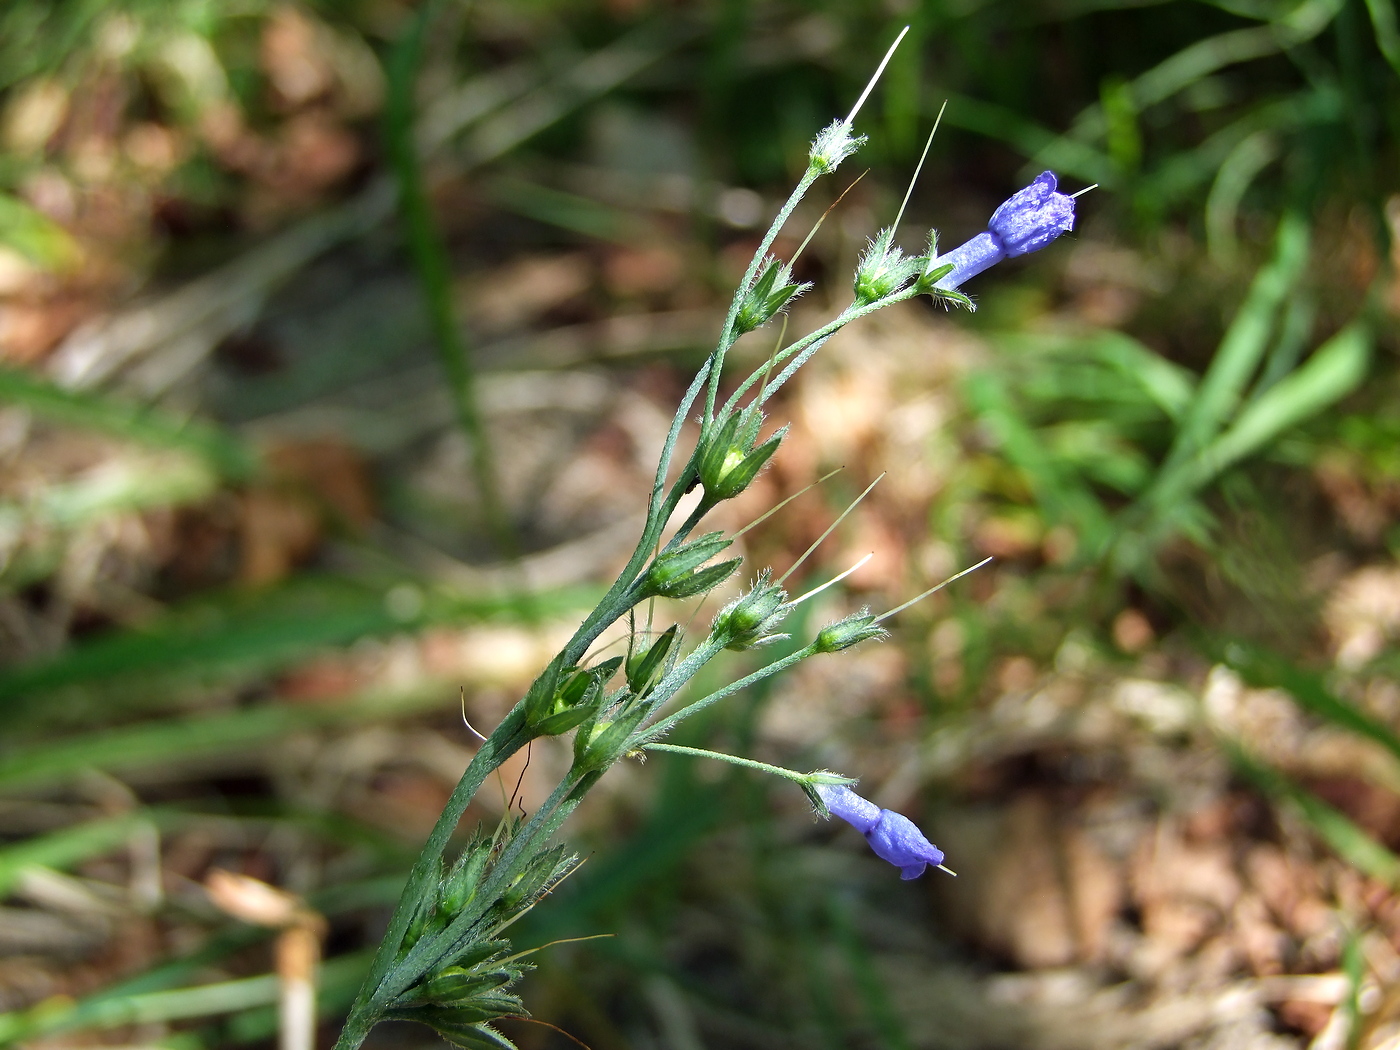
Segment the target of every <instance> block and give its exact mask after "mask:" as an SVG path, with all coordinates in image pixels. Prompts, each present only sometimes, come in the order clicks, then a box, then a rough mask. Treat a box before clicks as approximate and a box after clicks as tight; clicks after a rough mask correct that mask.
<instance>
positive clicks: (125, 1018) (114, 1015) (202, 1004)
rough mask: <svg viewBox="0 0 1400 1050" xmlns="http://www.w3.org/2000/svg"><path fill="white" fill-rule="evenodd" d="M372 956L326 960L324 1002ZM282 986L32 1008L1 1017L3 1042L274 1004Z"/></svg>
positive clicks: (264, 977)
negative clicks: (74, 1030) (80, 1029)
mask: <svg viewBox="0 0 1400 1050" xmlns="http://www.w3.org/2000/svg"><path fill="white" fill-rule="evenodd" d="M369 957H370V956H369V953H368V952H354V953H352V954H349V955H341V956H338V957H337V958H334V959H329V960H327V961H326V963H325V964H324V965H323V966H322V967H321V973H320V981H319V984H318V988H317V993H318V994H317V997H318V999H319V1000H321V1001H323V1002H324V1001H326V1000H327V999H329V998H334V999H337V1000H339V999H340V998H343V992H344V988H345V986H346V985H349V986H351V987H352V988H353V987H354V986H355V985H357V984H358V983H359V981H360V979H361V978H362V977H363V976H364V972H365V970H366V968H368V966H369ZM279 988H280V982H279V980H278V977H277V975H276V974H275V973H267V974H261V975H260V976H257V977H244V978H241V979H239V980H234V981H220V982H217V983H215V984H202V985H195V986H193V987H190V988H176V989H171V990H165V991H155V992H145V993H139V994H135V995H126V996H120V995H116V996H114V995H103V996H101V997H99V998H95V999H94V1000H92V1001H90V1002H87V1003H80V1004H74V1005H69V1006H65V1005H63V1004H58V1005H57V1008H55V1006H54V1005H50V1004H47V1003H41V1004H40V1005H39V1006H37V1007H34V1008H32V1009H30V1010H26V1011H16V1012H13V1013H8V1014H0V1044H7V1043H13V1042H15V1041H17V1040H20V1039H32V1038H35V1037H36V1036H40V1035H48V1034H52V1033H55V1032H62V1031H71V1030H73V1029H77V1028H82V1029H88V1028H94V1029H101V1028H116V1027H120V1026H124V1025H139V1024H161V1023H165V1022H169V1021H182V1020H190V1019H193V1018H199V1017H211V1016H215V1015H218V1014H228V1013H237V1012H240V1011H244V1010H249V1009H252V1008H255V1007H262V1006H267V1005H270V1004H272V1003H275V1002H276V1001H277V996H278V991H279ZM328 1005H329V1004H328Z"/></svg>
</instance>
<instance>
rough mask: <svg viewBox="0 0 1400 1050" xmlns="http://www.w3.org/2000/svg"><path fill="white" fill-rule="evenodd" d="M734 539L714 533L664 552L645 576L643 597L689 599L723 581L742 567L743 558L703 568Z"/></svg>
mask: <svg viewBox="0 0 1400 1050" xmlns="http://www.w3.org/2000/svg"><path fill="white" fill-rule="evenodd" d="M733 542H734V541H733V540H727V539H725V538H724V534H723V533H720V532H710V533H706V534H705V535H704V536H701V537H700V538H699V539H698V540H692V541H691V542H690V543H686V544H682V545H681V546H679V547H677V548H676V549H675V550H673V551H668V552H667V553H665V554H662V555H661V556H660V557H658V558H657V559H656V560H655V561H653V562H652V563H651V567H650V568H648V569H647V571H646V574H645V575H644V576H643V577H642V583H641V592H642V596H643V597H658V598H689V597H690V596H692V595H695V594H701V593H703V592H705V591H708V590H710V589H711V588H713V587H715V586H717V585H718V584H720V583H723V582H724V581H725V580H727V579H728V578H729V576H730V575H731V574H732V573H733V572H734V570H735V569H737V568H738V567H739V562H741V561H742V560H743V559H742V558H732V559H730V560H729V561H722V562H720V563H719V564H718V565H709V566H706V567H705V568H703V569H702V568H700V566H701V565H702V564H703V563H704V562H707V561H709V560H710V559H711V558H713V557H714V556H715V555H716V554H718V553H719V552H720V551H722V550H724V549H725V548H726V547H728V546H729V545H730V544H731V543H733Z"/></svg>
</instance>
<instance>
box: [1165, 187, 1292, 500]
mask: <svg viewBox="0 0 1400 1050" xmlns="http://www.w3.org/2000/svg"><path fill="white" fill-rule="evenodd" d="M1308 242H1309V235H1308V227H1307V223H1306V222H1304V220H1303V219H1301V218H1299V217H1298V216H1296V215H1291V214H1290V215H1288V216H1285V217H1284V219H1283V221H1282V222H1280V223H1279V229H1278V239H1277V247H1276V249H1275V253H1274V258H1273V260H1272V261H1271V262H1270V263H1269V265H1267V266H1266V267H1264V269H1262V270H1260V271H1259V273H1258V275H1257V276H1256V277H1255V278H1254V283H1253V285H1251V287H1250V289H1249V295H1248V296H1247V297H1246V298H1245V301H1244V304H1243V305H1242V306H1241V307H1240V310H1239V313H1237V314H1236V315H1235V319H1234V320H1233V321H1232V322H1231V323H1230V327H1229V329H1228V330H1227V331H1226V333H1225V338H1224V339H1222V340H1221V342H1220V346H1219V348H1218V349H1217V350H1216V352H1215V356H1214V357H1213V358H1212V359H1211V363H1210V367H1209V368H1208V369H1207V370H1206V374H1205V376H1204V377H1203V378H1202V379H1201V383H1200V386H1199V387H1198V388H1197V391H1196V396H1195V398H1194V399H1193V400H1192V402H1191V404H1190V406H1189V407H1188V409H1187V411H1186V415H1185V416H1184V417H1183V419H1182V421H1181V429H1180V430H1179V431H1178V433H1177V438H1176V441H1175V443H1174V444H1173V445H1172V450H1171V452H1170V453H1169V454H1168V457H1167V462H1166V464H1165V466H1164V467H1163V474H1164V475H1167V474H1170V473H1171V472H1172V471H1173V470H1174V469H1175V468H1176V467H1179V466H1180V465H1181V464H1182V463H1185V462H1187V461H1188V460H1190V459H1191V458H1192V457H1194V456H1195V455H1196V454H1197V453H1198V452H1199V451H1200V450H1201V449H1202V448H1204V447H1205V446H1206V445H1207V444H1208V443H1209V442H1210V440H1211V439H1212V438H1213V437H1214V436H1215V435H1216V434H1217V433H1218V432H1219V430H1220V428H1221V427H1222V426H1224V425H1225V422H1226V420H1228V419H1229V418H1230V416H1231V414H1232V413H1233V412H1234V411H1235V408H1236V406H1237V405H1238V404H1239V401H1240V397H1241V395H1242V394H1243V392H1244V388H1245V385H1246V384H1247V383H1248V382H1249V380H1250V377H1251V376H1252V375H1253V374H1254V372H1255V369H1257V368H1258V366H1259V362H1260V359H1261V358H1262V357H1263V355H1264V350H1265V348H1266V346H1267V345H1268V340H1269V335H1270V333H1271V332H1272V331H1273V328H1274V321H1275V317H1276V315H1277V313H1278V309H1279V307H1280V305H1282V303H1283V300H1284V297H1285V296H1286V295H1287V294H1288V292H1289V290H1290V289H1291V288H1292V287H1293V285H1294V284H1296V283H1297V281H1298V279H1299V278H1300V277H1301V276H1302V273H1303V267H1304V265H1305V264H1306V263H1307V258H1308Z"/></svg>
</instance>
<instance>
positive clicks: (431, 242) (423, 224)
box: [384, 0, 518, 559]
mask: <svg viewBox="0 0 1400 1050" xmlns="http://www.w3.org/2000/svg"><path fill="white" fill-rule="evenodd" d="M442 6H443V4H442V2H441V0H433V2H431V3H428V4H425V5H424V6H423V7H422V9H421V10H420V11H419V12H418V17H417V18H415V19H414V20H413V21H412V23H410V25H409V27H408V29H407V31H406V32H405V33H404V35H403V37H402V38H401V39H400V40H399V42H398V43H397V44H396V45H395V46H394V50H393V54H392V55H391V57H390V61H389V98H388V104H387V106H386V108H385V122H384V128H385V139H386V142H387V145H388V152H389V159H390V162H391V165H392V167H393V170H394V177H395V179H396V181H397V182H398V189H399V210H400V212H401V213H402V216H403V224H404V233H405V235H406V236H407V238H408V249H409V254H410V255H411V256H412V258H413V264H414V267H415V268H416V269H417V271H418V280H419V283H420V284H421V285H422V287H423V296H424V298H425V299H426V300H427V306H428V319H429V321H430V323H431V325H432V330H433V342H434V343H435V344H436V346H437V351H438V358H439V360H440V361H441V363H442V369H443V371H444V372H445V373H446V374H447V386H448V391H449V393H450V394H451V396H452V404H453V407H454V409H455V410H456V414H457V421H458V423H459V424H460V425H461V427H462V431H463V433H464V434H465V435H466V437H467V440H468V442H469V443H470V444H471V457H472V472H473V474H474V475H475V477H476V485H477V490H478V492H479V493H480V496H481V507H482V513H483V516H484V518H485V522H486V528H487V531H488V532H489V533H490V535H491V538H492V541H493V542H494V543H495V545H496V549H497V550H498V551H499V552H500V553H501V554H502V555H503V556H505V557H506V558H510V559H513V558H515V557H516V555H517V554H518V546H517V544H516V541H515V532H514V530H513V529H512V528H511V524H510V519H509V516H508V515H507V514H506V511H505V505H504V503H503V502H502V500H501V494H500V487H499V485H498V482H497V478H496V470H495V463H494V460H493V458H492V455H491V443H490V437H489V435H488V434H487V432H486V424H485V421H484V420H483V418H482V415H481V408H480V404H479V400H478V396H477V378H476V369H475V367H474V365H473V363H472V359H471V354H470V353H469V352H468V350H467V346H466V344H465V342H464V341H463V338H462V331H461V328H460V326H459V325H458V324H457V319H456V317H455V316H454V311H453V306H452V268H451V262H450V260H449V258H448V254H447V247H446V245H445V244H444V243H443V240H442V236H441V234H440V232H439V231H438V228H437V224H436V222H435V221H434V219H433V213H432V208H431V207H430V205H429V203H428V194H427V191H426V189H425V187H424V183H423V171H422V165H421V164H420V163H419V159H418V150H417V147H416V145H415V143H414V140H413V122H414V105H413V85H414V80H415V74H416V73H417V71H418V65H419V62H420V61H421V59H422V54H423V39H424V37H425V35H426V33H427V28H428V26H429V24H430V23H431V22H432V20H433V18H434V17H435V15H436V14H437V12H438V11H439V9H440V8H441V7H442Z"/></svg>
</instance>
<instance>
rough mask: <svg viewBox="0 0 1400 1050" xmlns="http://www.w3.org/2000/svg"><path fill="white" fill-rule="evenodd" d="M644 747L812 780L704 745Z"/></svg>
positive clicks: (799, 781) (806, 781)
mask: <svg viewBox="0 0 1400 1050" xmlns="http://www.w3.org/2000/svg"><path fill="white" fill-rule="evenodd" d="M644 748H645V750H647V751H666V752H668V753H670V754H673V755H692V756H694V757H695V758H713V759H715V760H716V761H719V762H728V763H729V764H730V765H731V766H743V767H744V768H745V769H756V770H758V771H759V772H760V773H772V774H773V775H774V776H775V777H782V778H783V779H784V780H791V781H793V782H794V783H797V784H809V783H811V780H812V775H811V774H810V773H799V772H797V770H795V769H784V768H783V767H782V766H770V765H769V764H768V763H767V762H756V761H754V760H753V759H752V758H740V757H739V756H738V755H726V754H725V753H724V752H723V751H709V750H707V749H705V748H703V747H685V746H683V745H681V744H646V745H644Z"/></svg>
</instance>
